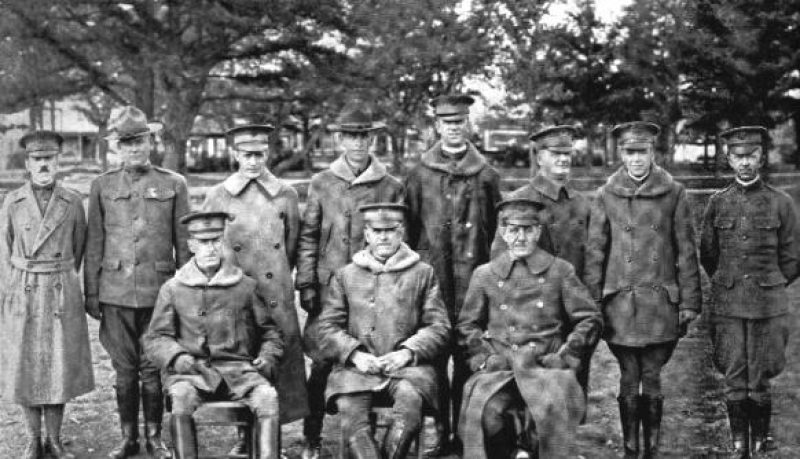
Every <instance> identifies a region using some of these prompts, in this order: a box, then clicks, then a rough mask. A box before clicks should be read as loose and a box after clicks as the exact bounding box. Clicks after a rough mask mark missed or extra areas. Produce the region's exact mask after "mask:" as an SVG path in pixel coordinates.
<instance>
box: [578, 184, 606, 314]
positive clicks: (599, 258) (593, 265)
mask: <svg viewBox="0 0 800 459" xmlns="http://www.w3.org/2000/svg"><path fill="white" fill-rule="evenodd" d="M604 204H605V201H604V199H603V189H602V188H601V189H600V191H599V192H598V194H597V199H595V205H594V206H593V207H592V212H591V217H590V222H589V240H588V241H587V242H586V267H585V268H584V279H583V280H584V282H585V284H586V287H588V288H589V293H590V294H591V295H592V298H594V300H595V301H597V302H598V304H599V303H600V301H601V300H602V299H603V282H604V280H605V267H606V258H607V257H608V250H609V248H610V245H611V224H610V222H609V221H608V215H607V214H606V210H605V206H604Z"/></svg>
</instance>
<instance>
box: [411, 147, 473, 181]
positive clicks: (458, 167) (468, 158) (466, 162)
mask: <svg viewBox="0 0 800 459" xmlns="http://www.w3.org/2000/svg"><path fill="white" fill-rule="evenodd" d="M420 161H421V162H422V164H423V165H425V166H427V167H429V168H431V169H437V170H440V171H442V172H445V173H448V174H452V175H460V176H467V177H468V176H471V175H475V174H477V173H478V172H480V171H481V169H483V168H484V167H486V164H487V163H486V158H484V157H483V155H481V154H480V152H479V151H478V149H477V148H475V146H474V145H472V144H471V143H470V142H467V153H466V154H465V155H464V157H463V158H461V160H459V161H458V162H457V163H455V165H453V163H452V162H450V161H443V159H442V143H441V142H436V144H435V145H434V146H433V147H431V148H430V149H429V150H428V151H426V152H425V153H423V155H422V158H421V159H420Z"/></svg>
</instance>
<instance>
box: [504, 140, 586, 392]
mask: <svg viewBox="0 0 800 459" xmlns="http://www.w3.org/2000/svg"><path fill="white" fill-rule="evenodd" d="M577 133H578V130H577V129H576V128H575V127H574V126H569V125H563V126H554V127H550V128H545V129H542V130H540V131H538V132H536V133H534V134H533V135H531V136H530V140H531V141H532V142H534V144H535V146H536V162H537V164H538V166H539V168H538V170H537V172H536V175H534V176H533V178H532V179H531V182H530V183H529V184H527V185H524V186H523V187H521V188H518V189H517V190H514V191H513V192H512V193H511V194H510V195H509V198H527V199H532V200H534V201H537V202H539V203H541V204H542V205H544V208H543V209H542V210H541V211H540V212H539V220H540V221H541V222H542V223H541V225H542V229H543V231H542V237H541V238H540V240H539V243H538V246H539V248H541V249H544V250H546V251H548V252H550V253H552V254H553V255H555V256H557V257H559V258H562V259H564V260H565V261H568V262H570V263H571V264H572V266H573V267H574V268H575V274H576V275H577V276H578V278H579V279H583V271H584V269H583V268H584V262H585V258H586V240H587V237H588V233H589V215H590V213H591V212H590V209H591V207H590V205H589V200H588V199H586V198H585V197H584V196H583V195H582V194H581V193H580V192H579V191H577V190H575V189H574V188H573V187H572V185H571V184H570V181H569V174H570V170H571V169H572V152H573V151H574V140H575V136H576V135H577ZM506 248H507V247H506V244H505V241H504V240H503V237H502V234H501V232H500V231H498V232H497V235H496V236H495V240H494V244H493V245H492V255H493V256H492V258H494V255H495V254H496V253H497V252H500V253H502V252H503V251H505V249H506ZM593 352H594V350H593V349H592V350H589V352H585V353H583V354H582V358H583V360H582V361H581V366H580V368H579V369H578V372H577V377H578V382H579V383H580V385H581V388H583V393H584V395H588V393H589V367H590V360H591V357H592V353H593ZM587 399H588V398H587Z"/></svg>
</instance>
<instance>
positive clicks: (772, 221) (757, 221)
mask: <svg viewBox="0 0 800 459" xmlns="http://www.w3.org/2000/svg"><path fill="white" fill-rule="evenodd" d="M753 226H755V227H756V228H758V229H763V230H775V229H778V228H779V227H780V226H781V221H780V220H779V219H777V218H772V217H756V218H754V219H753Z"/></svg>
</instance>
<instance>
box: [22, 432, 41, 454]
mask: <svg viewBox="0 0 800 459" xmlns="http://www.w3.org/2000/svg"><path fill="white" fill-rule="evenodd" d="M22 457H23V458H25V459H42V457H44V451H43V449H42V437H30V438H29V439H28V444H27V445H25V452H24V453H23V456H22Z"/></svg>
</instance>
